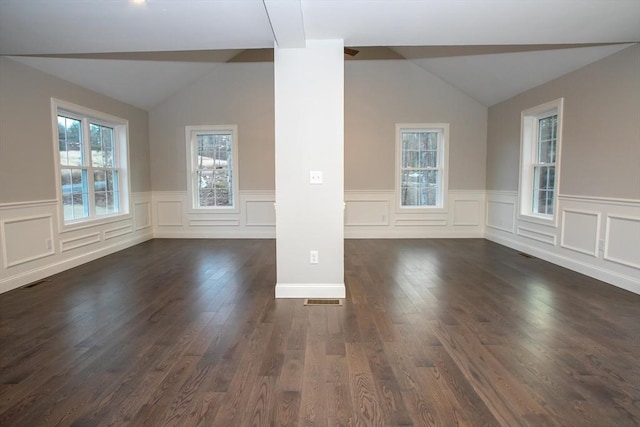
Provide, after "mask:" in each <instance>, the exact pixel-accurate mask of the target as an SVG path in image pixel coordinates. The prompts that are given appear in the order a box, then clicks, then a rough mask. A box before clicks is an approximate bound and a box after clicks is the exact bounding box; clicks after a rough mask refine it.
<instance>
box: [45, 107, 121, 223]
mask: <svg viewBox="0 0 640 427" xmlns="http://www.w3.org/2000/svg"><path fill="white" fill-rule="evenodd" d="M52 111H53V112H54V116H55V117H54V126H55V129H56V132H55V136H54V143H55V152H56V162H57V174H58V183H59V187H58V189H59V191H58V194H59V195H60V200H61V211H62V212H61V214H62V215H61V216H62V218H63V222H64V224H65V225H68V224H73V223H79V222H85V221H90V220H98V219H105V218H109V217H112V216H116V215H120V214H126V213H128V212H129V203H128V200H129V190H128V189H129V187H128V175H127V171H128V164H127V146H126V141H127V127H128V124H127V121H126V120H123V119H119V118H117V117H112V116H109V115H106V114H103V113H100V112H97V111H92V110H89V109H87V108H84V107H80V106H77V105H73V104H69V103H65V102H62V101H58V100H55V99H54V100H52Z"/></svg>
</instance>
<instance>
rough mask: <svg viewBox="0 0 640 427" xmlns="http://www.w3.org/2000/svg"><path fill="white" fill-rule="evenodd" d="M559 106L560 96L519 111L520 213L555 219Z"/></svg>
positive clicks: (558, 149)
mask: <svg viewBox="0 0 640 427" xmlns="http://www.w3.org/2000/svg"><path fill="white" fill-rule="evenodd" d="M562 106H563V100H562V98H560V99H557V100H555V101H551V102H548V103H546V104H543V105H539V106H537V107H534V108H531V109H529V110H526V111H523V112H522V144H521V161H520V214H521V215H525V216H532V217H538V218H539V219H543V220H554V219H555V212H556V210H557V209H556V199H557V193H558V176H559V168H560V164H559V159H560V146H561V140H562Z"/></svg>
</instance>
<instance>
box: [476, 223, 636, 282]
mask: <svg viewBox="0 0 640 427" xmlns="http://www.w3.org/2000/svg"><path fill="white" fill-rule="evenodd" d="M484 238H485V239H487V240H491V241H492V242H495V243H498V244H501V245H503V246H507V247H509V248H512V249H515V250H517V251H522V252H525V253H528V254H531V255H533V256H535V257H538V258H540V259H542V260H545V261H548V262H550V263H553V264H556V265H559V266H561V267H564V268H568V269H569V270H573V271H577V272H578V273H582V274H585V275H587V276H590V277H593V278H595V279H598V280H602V281H604V282H607V283H609V284H612V285H614V286H617V287H619V288H622V289H625V290H628V291H630V292H633V293H636V294H640V280H638V279H637V278H636V277H632V276H628V275H626V274H624V273H619V272H617V271H613V270H609V269H604V268H601V267H599V266H597V265H595V264H594V263H589V262H583V261H580V260H578V259H576V258H569V257H567V256H563V255H560V254H557V253H553V252H550V250H548V249H544V248H543V247H540V246H536V245H529V244H526V243H524V242H523V241H521V240H520V239H514V238H511V237H510V236H506V235H504V234H498V233H493V232H491V230H486V232H485V236H484Z"/></svg>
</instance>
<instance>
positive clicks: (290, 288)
mask: <svg viewBox="0 0 640 427" xmlns="http://www.w3.org/2000/svg"><path fill="white" fill-rule="evenodd" d="M345 296H346V287H345V285H344V283H276V290H275V297H276V298H345Z"/></svg>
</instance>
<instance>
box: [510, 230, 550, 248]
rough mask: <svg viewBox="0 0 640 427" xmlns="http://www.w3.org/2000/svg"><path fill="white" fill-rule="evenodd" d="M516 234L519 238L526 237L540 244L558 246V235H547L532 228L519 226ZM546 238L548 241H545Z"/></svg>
mask: <svg viewBox="0 0 640 427" xmlns="http://www.w3.org/2000/svg"><path fill="white" fill-rule="evenodd" d="M516 234H517V235H518V236H522V237H526V238H527V239H532V240H537V241H538V242H542V243H546V244H547V245H552V246H555V245H556V235H555V234H551V233H545V232H544V231H539V230H534V229H532V228H527V227H522V226H518V227H517V228H516ZM545 237H546V239H545Z"/></svg>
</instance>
